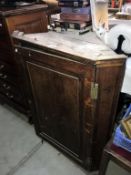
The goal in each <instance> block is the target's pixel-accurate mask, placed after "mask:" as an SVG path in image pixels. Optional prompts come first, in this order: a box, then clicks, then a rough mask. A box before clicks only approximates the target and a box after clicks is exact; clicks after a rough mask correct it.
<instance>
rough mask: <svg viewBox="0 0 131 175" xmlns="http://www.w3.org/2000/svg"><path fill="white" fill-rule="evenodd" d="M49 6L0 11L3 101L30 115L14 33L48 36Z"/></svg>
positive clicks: (1, 97)
mask: <svg viewBox="0 0 131 175" xmlns="http://www.w3.org/2000/svg"><path fill="white" fill-rule="evenodd" d="M46 8H47V6H46V5H33V6H28V7H23V8H11V7H9V8H2V7H1V9H0V101H1V103H8V104H9V105H11V106H12V107H14V108H15V109H17V110H19V111H21V112H23V113H25V114H27V115H30V109H29V104H28V99H27V96H26V95H25V87H24V81H23V73H22V72H21V71H20V64H19V62H17V58H16V59H15V58H14V53H13V42H12V39H11V33H12V32H13V31H14V30H19V31H23V32H25V33H33V32H47V16H46V13H45V12H44V11H45V10H46Z"/></svg>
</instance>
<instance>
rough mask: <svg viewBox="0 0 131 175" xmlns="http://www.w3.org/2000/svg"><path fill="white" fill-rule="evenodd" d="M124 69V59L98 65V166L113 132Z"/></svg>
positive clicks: (96, 159)
mask: <svg viewBox="0 0 131 175" xmlns="http://www.w3.org/2000/svg"><path fill="white" fill-rule="evenodd" d="M124 70H125V61H124V60H118V61H116V60H114V61H113V60H112V61H106V62H101V63H100V64H98V65H97V67H96V82H98V84H99V97H98V100H97V108H96V123H95V125H96V127H95V131H94V137H95V149H94V160H95V162H96V164H97V166H98V165H99V163H100V158H101V153H102V150H103V147H104V146H105V144H106V142H107V141H108V139H109V137H110V136H111V133H112V129H113V124H114V119H115V114H116V109H117V102H118V97H119V93H120V89H121V85H122V80H123V76H124ZM96 155H97V156H96Z"/></svg>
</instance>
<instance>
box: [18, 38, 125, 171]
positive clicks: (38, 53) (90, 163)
mask: <svg viewBox="0 0 131 175" xmlns="http://www.w3.org/2000/svg"><path fill="white" fill-rule="evenodd" d="M18 43H20V44H22V45H24V44H26V48H24V47H22V46H18V47H17V53H16V56H17V59H19V60H22V61H23V66H24V70H25V74H26V75H27V77H26V78H27V79H26V81H27V88H28V91H30V92H31V94H32V95H31V94H30V95H29V98H30V99H31V101H32V103H33V105H32V111H33V112H34V121H35V128H36V133H37V134H38V135H39V136H40V137H42V138H45V139H47V140H48V141H50V142H51V143H53V144H54V145H56V146H57V147H58V148H60V149H61V150H63V151H65V152H66V153H68V154H69V155H70V156H72V157H73V158H75V159H76V160H77V161H79V162H81V164H82V165H83V166H85V167H86V168H88V170H92V169H98V167H99V163H100V158H101V154H102V149H103V147H104V146H105V144H106V142H107V140H108V139H109V136H110V134H111V131H112V127H113V122H114V118H115V111H116V105H117V101H118V96H119V91H120V87H121V83H122V79H123V75H124V66H125V60H124V59H112V60H106V61H90V60H89V61H86V62H84V61H83V60H82V61H81V60H79V61H76V60H75V59H74V58H73V57H72V59H71V57H70V58H68V57H67V55H66V54H65V56H64V55H62V56H60V55H57V54H51V52H52V51H50V49H48V51H47V50H45V49H44V47H43V50H42V49H41V50H39V47H38V48H37V45H35V44H34V45H33V44H29V43H23V42H22V41H21V40H19V39H18ZM33 46H34V48H35V49H33ZM92 82H93V83H98V87H99V88H98V98H97V99H93V98H92V96H91V84H92ZM34 109H35V110H34Z"/></svg>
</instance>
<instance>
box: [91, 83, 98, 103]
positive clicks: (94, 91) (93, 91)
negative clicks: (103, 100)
mask: <svg viewBox="0 0 131 175" xmlns="http://www.w3.org/2000/svg"><path fill="white" fill-rule="evenodd" d="M98 87H99V85H98V83H95V82H92V83H91V99H93V100H97V98H98Z"/></svg>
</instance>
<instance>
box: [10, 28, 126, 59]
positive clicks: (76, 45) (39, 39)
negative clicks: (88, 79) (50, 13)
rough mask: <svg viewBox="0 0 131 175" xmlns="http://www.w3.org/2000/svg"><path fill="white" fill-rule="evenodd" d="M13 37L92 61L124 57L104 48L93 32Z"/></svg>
mask: <svg viewBox="0 0 131 175" xmlns="http://www.w3.org/2000/svg"><path fill="white" fill-rule="evenodd" d="M13 37H14V38H17V39H20V40H23V41H28V42H30V43H33V44H35V45H39V46H42V47H43V48H44V47H45V48H47V49H52V50H54V51H56V52H62V53H68V54H70V55H73V56H77V57H81V58H85V59H89V60H93V61H99V60H109V59H118V58H119V59H120V58H125V56H124V55H118V54H116V53H115V52H114V51H113V50H111V49H110V48H109V47H108V46H106V45H105V44H104V43H103V42H102V41H101V40H100V39H99V38H97V36H96V35H95V33H94V32H89V33H87V34H84V35H79V34H78V32H62V33H56V32H52V31H50V32H48V33H37V34H25V35H19V34H18V33H14V34H13Z"/></svg>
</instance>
